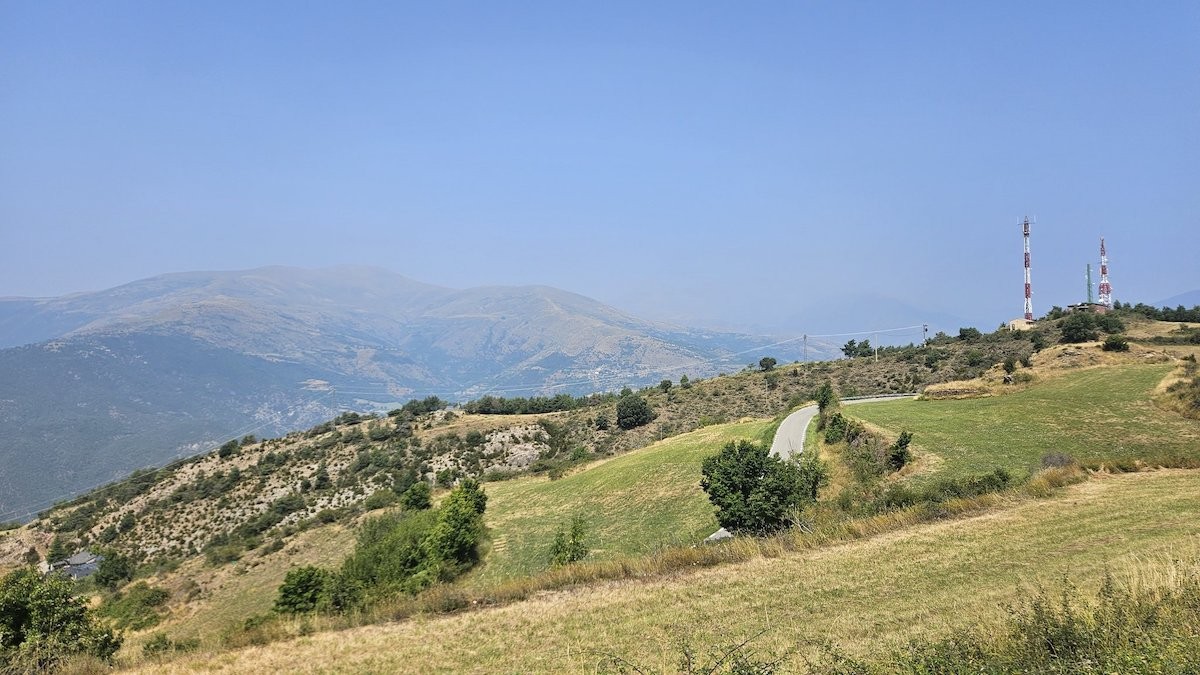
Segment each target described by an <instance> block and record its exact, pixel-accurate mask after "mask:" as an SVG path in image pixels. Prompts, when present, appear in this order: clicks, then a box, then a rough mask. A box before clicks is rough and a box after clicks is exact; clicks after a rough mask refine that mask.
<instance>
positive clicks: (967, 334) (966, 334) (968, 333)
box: [958, 327, 983, 342]
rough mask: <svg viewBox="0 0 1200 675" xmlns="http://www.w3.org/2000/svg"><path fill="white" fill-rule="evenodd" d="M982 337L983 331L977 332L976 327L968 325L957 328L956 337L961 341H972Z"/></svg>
mask: <svg viewBox="0 0 1200 675" xmlns="http://www.w3.org/2000/svg"><path fill="white" fill-rule="evenodd" d="M981 337H983V333H981V332H979V329H978V328H975V327H968V328H959V329H958V339H959V340H960V341H961V342H974V341H976V340H978V339H979V338H981Z"/></svg>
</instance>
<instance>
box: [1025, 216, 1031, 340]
mask: <svg viewBox="0 0 1200 675" xmlns="http://www.w3.org/2000/svg"><path fill="white" fill-rule="evenodd" d="M1025 320H1026V321H1033V284H1032V283H1030V281H1029V216H1025Z"/></svg>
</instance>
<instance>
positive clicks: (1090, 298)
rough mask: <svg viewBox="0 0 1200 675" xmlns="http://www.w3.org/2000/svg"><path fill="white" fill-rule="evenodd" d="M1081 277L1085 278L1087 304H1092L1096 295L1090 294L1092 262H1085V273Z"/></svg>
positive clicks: (1094, 302)
mask: <svg viewBox="0 0 1200 675" xmlns="http://www.w3.org/2000/svg"><path fill="white" fill-rule="evenodd" d="M1083 278H1084V279H1085V280H1087V287H1088V292H1087V304H1089V305H1094V304H1096V297H1095V296H1093V295H1092V263H1088V264H1087V274H1085V275H1084V276H1083Z"/></svg>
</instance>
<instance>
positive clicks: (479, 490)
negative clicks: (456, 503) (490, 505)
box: [455, 478, 488, 514]
mask: <svg viewBox="0 0 1200 675" xmlns="http://www.w3.org/2000/svg"><path fill="white" fill-rule="evenodd" d="M455 492H457V493H459V494H461V495H462V496H463V499H466V500H467V501H469V502H470V503H471V508H473V509H475V513H478V514H482V513H483V512H484V510H486V509H487V500H488V498H487V494H486V493H485V492H484V491H483V485H482V484H481V483H480V482H479V481H477V480H475V479H474V478H465V479H463V480H462V482H460V483H459V484H458V487H457V488H455Z"/></svg>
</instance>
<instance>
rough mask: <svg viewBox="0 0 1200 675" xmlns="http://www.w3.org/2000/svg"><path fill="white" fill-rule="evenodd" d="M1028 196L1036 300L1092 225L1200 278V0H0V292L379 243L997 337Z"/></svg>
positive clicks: (778, 310) (595, 292)
mask: <svg viewBox="0 0 1200 675" xmlns="http://www.w3.org/2000/svg"><path fill="white" fill-rule="evenodd" d="M1026 213H1029V214H1031V215H1036V216H1037V219H1038V224H1037V227H1036V229H1035V233H1034V244H1033V245H1034V252H1033V260H1034V270H1033V274H1034V285H1035V291H1036V295H1035V309H1036V310H1037V312H1038V313H1039V314H1040V313H1042V312H1044V311H1045V310H1046V309H1047V308H1048V307H1049V305H1051V304H1067V303H1069V302H1074V301H1078V300H1080V299H1081V298H1082V296H1083V294H1084V285H1083V271H1084V265H1085V264H1086V263H1088V262H1089V261H1090V262H1093V263H1095V261H1096V259H1097V257H1098V251H1097V248H1098V238H1099V237H1100V236H1101V235H1104V236H1106V237H1107V238H1108V242H1109V248H1110V256H1111V258H1112V281H1113V285H1114V287H1115V290H1116V296H1117V298H1118V299H1126V300H1145V301H1154V300H1158V299H1161V298H1164V297H1166V296H1169V295H1173V294H1176V293H1179V292H1182V291H1187V290H1192V289H1196V288H1200V261H1198V253H1197V252H1198V251H1200V3H1197V2H1194V1H1187V2H1178V3H1173V2H1147V3H1139V2H1120V3H1103V2H1076V3H1071V2H1051V3H1047V2H1031V3H1019V2H1017V3H1014V2H990V3H982V2H944V3H925V2H875V3H858V2H826V3H808V2H799V1H796V2H782V3H731V2H696V1H695V0H692V1H690V2H680V3H647V2H632V3H617V2H596V3H577V2H566V3H564V2H547V3H531V2H512V3H496V2H488V3H485V2H479V3H450V2H445V3H443V2H436V3H427V2H420V3H417V2H413V3H400V2H380V3H367V2H346V3H333V2H327V3H302V2H280V3H266V2H236V3H218V2H191V3H185V2H145V3H132V2H119V1H113V2H77V3H59V2H47V1H38V2H18V1H15V0H0V295H51V294H59V293H64V292H69V291H75V290H88V289H99V288H103V287H108V286H112V285H116V284H119V283H122V282H125V281H129V280H132V279H135V278H140V277H145V276H150V275H153V274H158V273H162V272H170V271H181V270H191V269H234V268H244V267H253V266H258V265H265V264H287V265H299V266H309V267H311V266H324V265H332V264H342V263H354V262H359V263H367V264H373V265H380V266H384V267H387V268H390V269H393V270H396V271H398V272H401V273H403V274H406V275H408V276H411V277H413V278H416V279H420V280H423V281H428V282H433V283H439V284H445V285H449V286H457V287H463V286H470V285H478V284H493V283H501V284H524V283H545V284H550V285H555V286H559V287H563V288H566V289H569V290H573V291H577V292H580V293H584V294H586V295H590V296H593V297H596V298H598V299H600V300H603V301H606V302H610V303H613V304H616V305H617V306H619V307H622V308H625V309H628V310H632V311H634V312H635V313H639V314H641V315H644V316H648V317H654V318H669V319H677V320H685V321H690V322H693V323H708V324H721V325H726V326H731V325H732V326H738V325H744V326H748V327H772V326H775V327H778V326H779V325H780V324H781V323H784V321H783V320H782V319H778V320H777V319H774V318H772V317H775V316H780V317H784V316H786V317H790V318H789V319H788V321H789V322H790V324H789V325H791V326H793V327H800V328H802V327H804V326H805V325H807V322H806V319H805V315H806V313H805V311H804V308H805V307H809V306H811V305H813V304H826V305H828V304H831V303H832V304H836V302H837V301H838V299H839V298H841V297H843V296H854V297H874V296H881V297H884V298H890V299H894V300H895V301H896V303H897V306H898V307H899V306H901V305H903V306H911V307H917V308H922V310H928V311H930V312H932V311H942V312H949V313H952V314H955V315H958V316H963V317H967V318H970V319H972V320H978V322H979V323H980V324H981V325H985V326H988V327H990V326H991V325H995V324H996V323H999V321H1001V320H1003V319H1007V318H1011V317H1014V316H1017V315H1019V313H1020V311H1021V274H1022V272H1021V267H1020V261H1021V239H1020V229H1019V226H1018V222H1019V220H1020V218H1021V216H1022V215H1024V214H1026ZM908 312H909V310H907V309H904V310H903V311H901V312H899V314H900V315H903V316H907V314H908ZM912 313H913V314H923V313H924V312H923V311H916V310H914V311H912ZM847 316H848V318H846V319H845V321H844V323H845V324H847V325H844V326H843V327H844V328H845V329H847V330H850V329H854V328H856V327H862V328H874V327H875V326H859V325H857V324H859V323H860V322H862V321H864V319H862V318H861V317H854V316H851V315H847ZM903 316H898V317H897V319H896V320H897V321H898V320H901V319H902V318H903ZM913 319H914V321H916V322H919V321H920V320H922V316H913ZM881 320H882V319H881ZM812 323H813V324H814V325H815V324H816V323H817V322H815V321H813V322H812ZM835 323H836V317H835ZM850 324H854V325H850ZM823 325H828V321H826V322H823Z"/></svg>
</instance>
